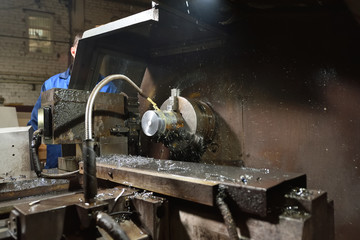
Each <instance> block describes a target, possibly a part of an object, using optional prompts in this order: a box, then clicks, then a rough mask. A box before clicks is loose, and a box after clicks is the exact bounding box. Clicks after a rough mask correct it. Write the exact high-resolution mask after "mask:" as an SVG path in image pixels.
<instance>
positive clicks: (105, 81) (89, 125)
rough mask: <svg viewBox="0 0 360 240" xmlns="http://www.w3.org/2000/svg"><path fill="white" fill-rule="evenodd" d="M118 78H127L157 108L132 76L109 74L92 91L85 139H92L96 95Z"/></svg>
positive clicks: (86, 111)
mask: <svg viewBox="0 0 360 240" xmlns="http://www.w3.org/2000/svg"><path fill="white" fill-rule="evenodd" d="M116 79H120V80H125V81H126V82H128V83H129V84H130V85H131V86H132V87H134V88H135V89H136V91H138V92H139V94H140V95H141V96H142V97H144V98H146V99H147V100H148V101H149V102H151V104H152V105H153V106H154V108H155V109H156V108H157V107H156V104H155V103H154V102H153V101H152V100H151V99H150V98H149V97H147V96H146V95H145V94H144V93H143V91H142V90H141V88H139V87H138V86H137V85H136V84H135V83H134V82H133V81H131V79H130V78H128V77H127V76H125V75H122V74H113V75H109V76H107V77H106V78H104V79H103V80H101V81H100V82H99V83H98V84H97V85H96V86H95V87H94V89H93V90H92V92H91V93H90V96H89V99H88V101H87V104H86V110H85V139H92V108H93V106H94V101H95V98H96V95H97V94H98V93H99V91H100V89H102V88H103V87H104V86H105V85H106V84H108V83H109V82H111V81H113V80H116Z"/></svg>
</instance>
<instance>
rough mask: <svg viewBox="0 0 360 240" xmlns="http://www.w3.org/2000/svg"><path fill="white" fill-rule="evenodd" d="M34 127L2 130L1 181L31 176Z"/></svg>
mask: <svg viewBox="0 0 360 240" xmlns="http://www.w3.org/2000/svg"><path fill="white" fill-rule="evenodd" d="M31 134H32V127H31V126H28V127H13V128H0V166H1V167H0V179H1V178H3V181H7V180H9V181H11V179H10V178H11V177H19V176H20V175H21V176H22V177H23V178H25V177H29V176H30V175H31V168H32V165H31V160H30V144H31V142H30V136H31Z"/></svg>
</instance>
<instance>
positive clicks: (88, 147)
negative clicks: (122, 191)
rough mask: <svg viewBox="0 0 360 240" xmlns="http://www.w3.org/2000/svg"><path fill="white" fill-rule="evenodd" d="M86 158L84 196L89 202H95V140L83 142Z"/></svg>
mask: <svg viewBox="0 0 360 240" xmlns="http://www.w3.org/2000/svg"><path fill="white" fill-rule="evenodd" d="M83 160H84V198H85V201H86V202H87V203H93V202H95V197H96V194H97V179H96V154H95V151H94V140H92V139H87V140H85V141H84V143H83Z"/></svg>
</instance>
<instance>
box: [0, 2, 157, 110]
mask: <svg viewBox="0 0 360 240" xmlns="http://www.w3.org/2000/svg"><path fill="white" fill-rule="evenodd" d="M144 2H149V1H147V0H133V1H129V0H124V1H115V0H83V2H81V4H80V7H82V11H79V12H81V13H82V14H84V17H83V18H82V19H84V20H83V21H84V23H83V24H82V26H84V29H82V30H87V29H90V28H93V27H95V26H96V25H101V24H104V23H107V22H110V21H112V20H116V19H118V18H122V17H126V16H129V15H131V14H134V13H137V12H140V11H142V10H144V9H146V8H149V7H150V2H149V3H148V4H147V3H146V4H144ZM68 3H69V1H68V0H46V1H45V0H36V1H35V0H1V1H0V29H1V33H0V95H2V96H3V97H4V98H5V104H18V105H34V104H35V102H36V100H37V98H38V96H39V93H40V89H41V84H42V83H43V82H44V81H45V80H46V79H48V78H49V77H51V76H52V75H54V74H57V73H59V72H63V71H65V70H66V68H67V67H68V64H69V47H70V42H71V41H72V39H71V38H72V36H71V33H72V32H74V31H75V30H73V29H70V24H69V21H70V20H69V19H70V17H69V8H68V6H67V4H68ZM77 7H79V4H78V5H77ZM33 11H36V12H40V13H42V12H46V13H49V14H50V15H51V16H52V18H53V35H52V41H53V42H52V45H53V51H52V53H50V54H45V53H31V52H29V51H28V29H27V21H26V18H27V14H29V12H30V13H31V12H33ZM73 11H76V9H73ZM75 14H76V12H75Z"/></svg>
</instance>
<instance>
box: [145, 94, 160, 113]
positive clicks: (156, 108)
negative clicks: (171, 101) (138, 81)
mask: <svg viewBox="0 0 360 240" xmlns="http://www.w3.org/2000/svg"><path fill="white" fill-rule="evenodd" d="M146 100H148V101H149V102H150V103H151V104H152V106H153V108H154V109H155V110H156V111H160V109H159V108H158V106H157V105H156V103H155V102H154V101H153V100H152V99H151V98H149V97H147V98H146Z"/></svg>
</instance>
